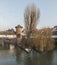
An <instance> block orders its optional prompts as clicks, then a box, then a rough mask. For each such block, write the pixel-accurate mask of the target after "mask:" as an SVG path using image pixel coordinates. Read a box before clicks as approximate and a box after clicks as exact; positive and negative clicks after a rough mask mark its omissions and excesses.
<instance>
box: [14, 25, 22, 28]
mask: <svg viewBox="0 0 57 65" xmlns="http://www.w3.org/2000/svg"><path fill="white" fill-rule="evenodd" d="M15 28H23V27H22V26H21V25H17V26H16V27H15Z"/></svg>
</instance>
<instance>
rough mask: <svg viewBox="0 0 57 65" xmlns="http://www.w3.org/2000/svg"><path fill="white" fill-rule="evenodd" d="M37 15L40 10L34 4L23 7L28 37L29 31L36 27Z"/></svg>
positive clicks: (38, 15) (28, 35)
mask: <svg viewBox="0 0 57 65" xmlns="http://www.w3.org/2000/svg"><path fill="white" fill-rule="evenodd" d="M39 17H40V11H39V8H36V6H35V4H32V5H31V6H29V5H28V6H27V7H26V8H25V13H24V21H25V29H26V34H27V37H30V35H31V33H32V32H33V31H34V30H35V29H36V26H37V23H38V19H39Z"/></svg>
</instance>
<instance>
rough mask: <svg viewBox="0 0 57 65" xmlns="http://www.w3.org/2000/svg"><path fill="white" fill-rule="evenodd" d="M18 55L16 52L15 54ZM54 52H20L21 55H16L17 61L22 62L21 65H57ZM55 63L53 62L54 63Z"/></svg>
mask: <svg viewBox="0 0 57 65" xmlns="http://www.w3.org/2000/svg"><path fill="white" fill-rule="evenodd" d="M17 53H18V52H17ZM54 53H55V54H56V51H51V52H44V53H37V52H34V51H32V52H31V53H29V54H26V53H25V52H21V54H17V55H16V56H17V61H18V62H19V63H20V62H23V65H57V62H56V60H57V58H55V57H57V54H56V55H54ZM54 61H55V62H54Z"/></svg>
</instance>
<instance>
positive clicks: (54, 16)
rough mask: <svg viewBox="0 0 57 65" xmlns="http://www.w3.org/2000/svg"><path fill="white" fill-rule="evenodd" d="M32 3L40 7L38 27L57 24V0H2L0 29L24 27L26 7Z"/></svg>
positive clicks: (0, 4) (0, 1)
mask: <svg viewBox="0 0 57 65" xmlns="http://www.w3.org/2000/svg"><path fill="white" fill-rule="evenodd" d="M32 3H34V4H35V5H36V7H37V8H39V9H40V18H39V20H38V25H37V28H44V27H53V26H55V25H57V0H0V30H7V29H9V28H10V29H11V28H13V29H15V26H17V25H18V24H20V25H21V26H23V27H24V12H25V8H26V6H27V5H31V4H32Z"/></svg>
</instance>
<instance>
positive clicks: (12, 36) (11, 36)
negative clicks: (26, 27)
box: [0, 35, 16, 38]
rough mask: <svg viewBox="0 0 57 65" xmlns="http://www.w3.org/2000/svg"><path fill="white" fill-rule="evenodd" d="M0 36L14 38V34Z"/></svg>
mask: <svg viewBox="0 0 57 65" xmlns="http://www.w3.org/2000/svg"><path fill="white" fill-rule="evenodd" d="M0 38H16V35H0Z"/></svg>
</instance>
